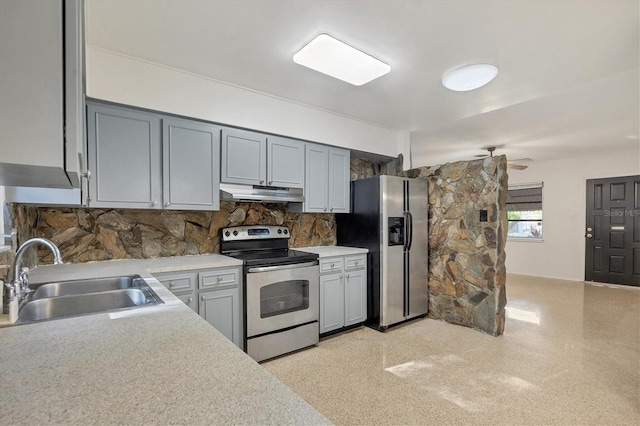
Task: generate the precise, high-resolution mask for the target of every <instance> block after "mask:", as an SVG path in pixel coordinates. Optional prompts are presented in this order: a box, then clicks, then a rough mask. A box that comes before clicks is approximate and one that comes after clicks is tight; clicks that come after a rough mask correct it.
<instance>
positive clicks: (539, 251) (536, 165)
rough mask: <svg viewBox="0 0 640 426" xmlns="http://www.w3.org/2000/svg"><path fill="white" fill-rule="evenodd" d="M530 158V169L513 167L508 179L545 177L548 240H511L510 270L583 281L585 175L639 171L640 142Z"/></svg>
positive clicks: (525, 180)
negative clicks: (566, 155)
mask: <svg viewBox="0 0 640 426" xmlns="http://www.w3.org/2000/svg"><path fill="white" fill-rule="evenodd" d="M529 164H530V165H529V168H528V169H526V170H522V171H517V170H509V183H510V184H514V183H529V182H540V181H542V182H544V189H543V205H542V209H543V239H544V241H543V242H540V243H536V242H526V241H507V247H506V252H507V260H506V267H507V272H508V273H515V274H524V275H536V276H540V277H549V278H560V279H566V280H573V281H582V280H584V264H585V241H584V239H585V238H584V235H585V227H586V204H587V203H586V192H587V191H586V181H587V179H598V178H606V177H616V176H632V175H640V146H637V147H635V148H632V149H626V150H619V151H613V152H610V153H608V154H600V155H592V156H588V157H576V158H570V159H563V160H554V161H544V162H533V163H529Z"/></svg>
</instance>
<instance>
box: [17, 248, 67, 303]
mask: <svg viewBox="0 0 640 426" xmlns="http://www.w3.org/2000/svg"><path fill="white" fill-rule="evenodd" d="M35 244H43V245H45V246H46V247H48V248H49V249H50V250H51V251H52V252H53V264H54V265H60V264H62V256H61V255H60V250H59V249H58V247H57V246H56V245H55V244H54V243H52V242H51V241H49V240H47V239H46V238H31V239H30V240H27V241H25V242H24V243H22V245H21V246H20V248H18V251H17V252H16V258H15V259H14V260H13V265H12V267H11V270H12V271H13V280H12V281H11V285H7V286H8V287H9V292H10V295H9V298H13V297H15V296H17V297H18V300H20V299H24V297H25V296H26V295H27V294H28V293H31V291H32V290H31V289H29V276H28V274H29V268H26V267H25V268H23V267H22V257H23V256H24V253H25V252H26V251H27V249H28V248H29V247H31V246H33V245H35Z"/></svg>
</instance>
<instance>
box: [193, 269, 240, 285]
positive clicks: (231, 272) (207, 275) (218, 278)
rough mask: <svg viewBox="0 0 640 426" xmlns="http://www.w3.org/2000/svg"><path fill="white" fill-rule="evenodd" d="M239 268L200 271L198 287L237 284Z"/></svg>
mask: <svg viewBox="0 0 640 426" xmlns="http://www.w3.org/2000/svg"><path fill="white" fill-rule="evenodd" d="M239 275H240V270H239V269H220V270H218V271H208V272H200V274H199V277H200V278H199V284H200V289H203V288H215V287H224V286H230V285H238V283H239V282H240V277H239Z"/></svg>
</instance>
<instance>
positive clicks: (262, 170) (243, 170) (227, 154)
mask: <svg viewBox="0 0 640 426" xmlns="http://www.w3.org/2000/svg"><path fill="white" fill-rule="evenodd" d="M220 169H221V174H220V181H221V182H226V183H239V184H246V185H266V184H265V182H266V181H267V136H266V135H263V134H261V133H256V132H250V131H247V130H238V129H230V128H223V129H222V164H221V166H220Z"/></svg>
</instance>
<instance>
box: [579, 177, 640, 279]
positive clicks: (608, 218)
mask: <svg viewBox="0 0 640 426" xmlns="http://www.w3.org/2000/svg"><path fill="white" fill-rule="evenodd" d="M585 240H586V252H585V253H586V259H585V280H586V281H597V282H602V283H612V284H627V285H634V286H640V176H626V177H620V178H610V179H591V180H587V228H586V232H585Z"/></svg>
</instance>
